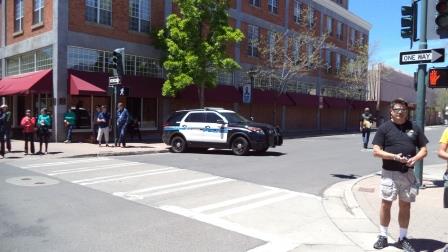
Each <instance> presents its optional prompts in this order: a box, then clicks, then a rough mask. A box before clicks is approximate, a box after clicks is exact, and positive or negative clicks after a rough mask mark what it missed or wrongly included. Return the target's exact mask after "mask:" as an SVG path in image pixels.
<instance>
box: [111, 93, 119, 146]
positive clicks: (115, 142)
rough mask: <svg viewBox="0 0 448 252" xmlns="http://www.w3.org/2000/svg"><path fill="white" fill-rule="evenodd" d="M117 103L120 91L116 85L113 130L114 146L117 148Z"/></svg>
mask: <svg viewBox="0 0 448 252" xmlns="http://www.w3.org/2000/svg"><path fill="white" fill-rule="evenodd" d="M117 102H118V90H117V85H114V98H113V107H114V110H113V111H112V116H113V122H114V125H113V126H112V129H113V131H114V144H115V146H117V142H118V141H117V140H118V139H117V130H118V129H117V119H118V118H117Z"/></svg>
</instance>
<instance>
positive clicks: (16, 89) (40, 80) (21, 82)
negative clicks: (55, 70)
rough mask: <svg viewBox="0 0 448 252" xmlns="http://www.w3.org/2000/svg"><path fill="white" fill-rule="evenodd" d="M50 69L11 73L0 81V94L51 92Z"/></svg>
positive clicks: (51, 78)
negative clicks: (11, 74) (18, 73)
mask: <svg viewBox="0 0 448 252" xmlns="http://www.w3.org/2000/svg"><path fill="white" fill-rule="evenodd" d="M51 72H52V69H47V70H41V71H37V72H32V73H26V74H20V75H13V76H8V77H5V78H3V79H2V80H1V81H0V95H17V94H32V93H51V89H52V84H53V76H52V75H51Z"/></svg>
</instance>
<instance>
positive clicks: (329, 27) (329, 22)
mask: <svg viewBox="0 0 448 252" xmlns="http://www.w3.org/2000/svg"><path fill="white" fill-rule="evenodd" d="M327 32H328V35H329V36H333V19H332V18H331V17H329V16H327Z"/></svg>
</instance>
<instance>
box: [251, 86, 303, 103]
mask: <svg viewBox="0 0 448 252" xmlns="http://www.w3.org/2000/svg"><path fill="white" fill-rule="evenodd" d="M252 101H253V104H274V103H277V104H279V105H286V106H294V105H295V104H294V102H293V101H292V99H291V98H290V97H289V96H287V95H286V94H281V95H280V96H279V95H278V94H277V92H275V91H272V90H265V91H263V90H260V89H253V90H252Z"/></svg>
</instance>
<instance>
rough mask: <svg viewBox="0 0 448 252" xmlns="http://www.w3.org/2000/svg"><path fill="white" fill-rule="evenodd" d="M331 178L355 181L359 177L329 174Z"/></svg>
mask: <svg viewBox="0 0 448 252" xmlns="http://www.w3.org/2000/svg"><path fill="white" fill-rule="evenodd" d="M330 175H331V176H333V177H336V178H340V179H357V178H359V177H360V176H359V175H355V174H330Z"/></svg>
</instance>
